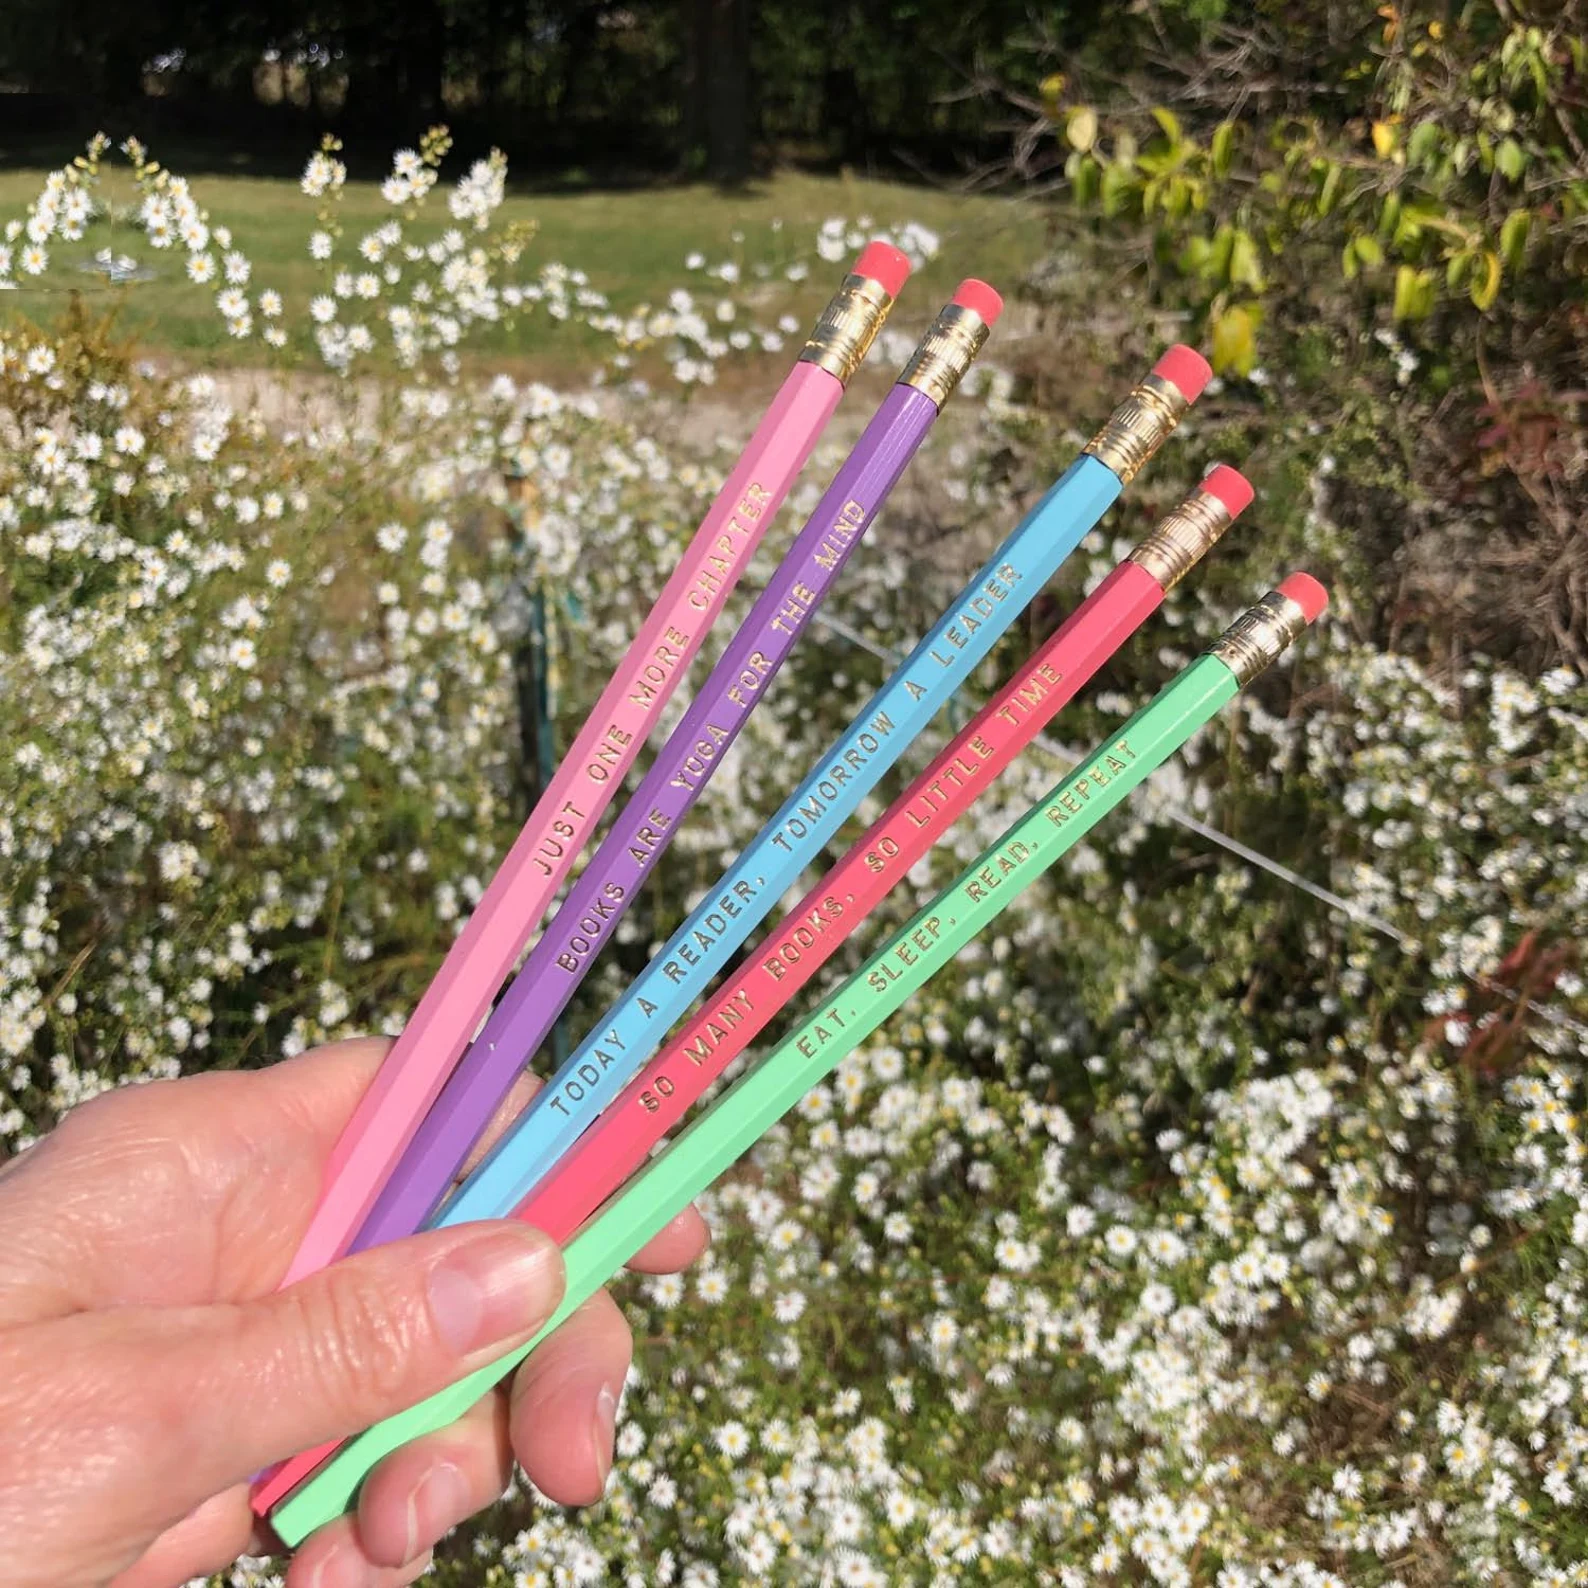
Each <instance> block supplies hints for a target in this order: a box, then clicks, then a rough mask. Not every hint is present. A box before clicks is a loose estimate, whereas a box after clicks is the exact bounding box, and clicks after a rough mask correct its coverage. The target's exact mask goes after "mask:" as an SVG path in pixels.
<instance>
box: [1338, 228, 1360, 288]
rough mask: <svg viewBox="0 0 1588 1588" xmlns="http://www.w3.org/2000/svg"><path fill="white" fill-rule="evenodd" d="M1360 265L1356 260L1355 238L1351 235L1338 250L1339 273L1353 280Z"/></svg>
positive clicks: (1348, 279)
mask: <svg viewBox="0 0 1588 1588" xmlns="http://www.w3.org/2000/svg"><path fill="white" fill-rule="evenodd" d="M1361 268H1362V267H1361V266H1360V265H1359V264H1358V263H1357V260H1356V239H1355V238H1354V237H1353V238H1352V239H1351V241H1350V242H1348V243H1347V244H1346V245H1345V247H1344V248H1342V249H1341V250H1340V274H1341V275H1342V276H1344V277H1345V279H1346V280H1347V281H1355V280H1356V277H1357V272H1358V271H1359V270H1360V269H1361Z"/></svg>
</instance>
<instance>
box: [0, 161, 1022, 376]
mask: <svg viewBox="0 0 1588 1588" xmlns="http://www.w3.org/2000/svg"><path fill="white" fill-rule="evenodd" d="M154 153H155V154H156V155H157V156H158V154H159V151H158V150H155V151H154ZM118 159H119V157H118ZM171 165H172V167H173V168H174V169H175V170H176V171H177V172H178V174H182V167H181V162H180V160H178V159H174V158H173V159H172V161H171ZM460 168H461V164H460V162H456V161H449V162H448V165H447V166H446V167H444V169H443V177H444V178H454V177H456V176H457V175H458V174H459V170H460ZM44 174H45V173H44V171H43V170H42V169H39V168H17V169H11V170H0V220H5V219H10V218H12V217H14V216H20V215H21V214H22V213H23V211H24V209H25V208H26V206H27V204H28V203H29V202H30V201H31V200H32V198H33V197H34V196H35V195H36V194H37V192H38V190H39V187H40V184H41V181H42V179H43V176H44ZM193 189H194V192H195V195H196V196H197V198H198V201H199V203H200V204H202V205H203V206H204V207H205V208H206V209H207V210H208V211H209V214H210V220H211V224H212V225H217V224H223V225H227V226H230V227H231V229H232V233H233V239H234V244H235V246H237V247H239V248H241V249H242V250H243V251H244V252H245V253H246V254H248V255H249V257H250V258H251V259H252V260H253V263H254V278H253V281H252V282H251V283H250V289H251V290H254V291H257V290H258V289H259V288H263V287H267V286H270V287H276V288H277V289H279V290H280V291H281V292H282V294H283V296H284V297H285V299H286V302H287V315H288V318H289V320H290V321H291V322H292V324H293V326H294V327H295V328H301V327H302V326H303V324H304V323H305V320H306V304H307V302H308V299H309V298H310V297H311V296H312V295H313V294H314V293H316V292H319V291H322V290H324V286H323V282H324V276H323V271H324V266H322V265H320V264H318V263H316V262H315V261H313V260H311V259H310V257H309V254H308V249H307V239H308V237H309V234H310V232H311V231H313V230H314V229H315V226H316V224H317V223H316V218H315V215H316V209H317V207H318V204H317V201H316V200H313V199H310V198H307V197H306V196H305V195H304V194H303V193H302V192H301V191H300V190H299V188H298V185H297V183H296V182H295V181H293V180H290V179H286V178H262V177H249V176H235V175H212V176H202V177H195V178H193ZM104 191H105V193H106V195H107V196H108V197H109V198H110V199H111V202H112V205H113V206H115V205H118V204H120V205H125V204H130V202H131V200H132V199H133V197H134V191H133V186H132V182H131V179H130V176H128V174H127V173H126V172H125V170H124V168H121V167H120V166H119V165H117V166H112V167H111V168H110V170H109V172H108V174H107V177H106V179H105V189H104ZM427 209H428V213H429V218H428V219H427V220H426V221H425V222H424V229H425V230H426V231H427V232H431V233H433V232H434V231H438V230H440V229H441V228H442V226H444V225H446V224H450V217H449V216H448V215H447V212H446V208H445V198H444V194H442V193H441V192H440V190H439V189H438V191H437V193H434V194H432V195H431V201H430V203H429V205H428V206H427ZM503 211H504V217H505V218H506V219H517V220H528V221H532V222H534V223H535V225H536V228H537V232H536V236H535V238H534V241H533V242H532V243H531V245H530V248H529V250H528V252H527V254H526V256H525V259H524V263H523V269H522V274H523V277H524V278H525V279H527V278H529V277H531V276H533V275H534V274H536V273H537V272H538V270H539V269H540V267H541V266H542V265H543V264H545V263H548V262H551V261H553V260H556V261H560V262H562V263H564V264H567V265H569V266H571V267H577V268H581V269H583V270H584V271H585V272H586V273H587V274H588V276H589V279H590V284H591V285H592V286H593V287H595V288H597V289H598V290H600V291H602V292H604V293H606V294H607V295H608V296H609V297H610V299H611V300H612V302H613V304H614V305H615V306H617V307H618V308H629V307H632V306H634V305H636V304H639V303H642V302H652V303H656V302H660V301H661V300H662V299H663V298H664V297H665V295H666V294H667V292H669V291H670V290H671V289H672V288H673V287H676V286H679V285H700V284H701V283H702V278H701V277H700V276H699V275H693V276H692V275H691V273H689V272H687V271H686V270H685V268H684V260H685V257H686V256H687V255H688V254H690V253H691V252H694V251H699V252H702V253H704V254H705V255H706V256H707V258H708V259H709V260H710V261H711V262H712V263H716V262H718V261H720V260H723V259H728V258H734V259H738V260H739V261H740V262H741V265H742V268H743V269H744V270H745V273H746V279H748V278H749V272H750V268H751V267H752V266H754V265H755V264H757V263H760V262H763V261H764V262H769V263H772V264H775V265H781V264H785V263H786V262H787V261H788V260H790V259H792V258H795V257H798V256H800V255H808V254H810V253H811V250H812V248H813V245H814V240H815V235H816V231H817V228H818V227H819V226H820V224H821V222H822V221H823V220H824V219H826V218H827V217H828V216H830V215H841V216H845V217H848V218H858V217H860V216H870V217H871V218H872V220H873V221H875V222H876V223H878V224H879V225H889V224H896V223H900V222H904V221H909V220H914V221H918V222H920V223H921V224H923V225H925V226H929V227H931V228H932V229H933V230H934V231H936V232H937V233H939V235H940V236H941V238H942V251H941V252H940V254H939V255H938V257H937V258H936V260H934V261H933V262H932V264H931V265H930V266H928V268H927V269H926V270H924V271H923V272H921V274H920V275H919V276H918V277H917V278H916V280H915V282H914V283H913V284H912V286H911V288H910V291H909V296H908V300H907V302H908V305H909V308H910V310H911V311H912V312H911V313H910V315H909V318H908V320H906V319H905V318H904V317H903V315H901V317H900V321H901V323H903V324H913V323H916V322H917V320H918V318H920V319H924V317H925V315H926V313H927V312H928V311H929V310H930V309H931V308H933V307H935V306H936V304H937V303H939V302H941V301H942V299H943V298H944V297H946V296H947V295H948V293H949V292H951V291H952V289H953V286H954V284H955V282H956V281H957V280H958V279H959V278H960V277H962V276H966V275H979V276H984V277H986V278H987V279H988V280H990V281H992V282H993V283H994V284H995V285H1000V286H1009V285H1011V284H1013V282H1014V281H1015V280H1016V279H1017V278H1018V277H1019V276H1020V275H1021V274H1022V272H1024V271H1025V270H1026V269H1027V268H1028V267H1029V266H1030V264H1031V263H1032V262H1033V261H1034V260H1035V259H1036V258H1037V257H1038V255H1039V254H1040V252H1041V250H1042V245H1043V237H1044V221H1043V217H1042V212H1041V210H1040V209H1039V208H1038V207H1036V206H1034V205H1031V204H1028V203H1023V202H1020V201H1018V200H1014V199H1002V198H995V197H987V196H966V195H962V194H958V193H955V192H953V191H950V190H945V189H942V188H930V187H916V186H905V185H902V184H898V183H889V182H879V181H868V180H859V179H846V178H843V177H819V176H808V175H799V174H785V175H780V176H777V177H775V178H773V179H771V180H769V181H765V182H760V183H756V184H754V185H752V186H750V187H748V188H746V189H744V190H743V191H740V192H737V193H732V194H728V193H724V192H722V191H721V190H719V189H717V188H714V187H709V186H704V185H695V186H676V185H660V186H657V187H653V188H645V189H638V190H632V189H631V190H623V191H581V192H567V191H560V192H559V191H550V192H510V195H509V198H508V200H507V202H506V204H505V205H504V206H503ZM393 213H395V212H394V211H393V210H392V209H391V208H390V206H388V205H387V204H386V203H385V202H384V201H383V200H382V199H381V197H380V194H379V192H378V189H377V188H376V187H375V186H374V185H373V184H368V183H357V184H355V183H350V184H349V185H348V188H347V190H346V195H345V198H344V199H343V203H342V215H343V223H344V225H345V227H346V231H347V239H348V240H347V241H346V242H345V243H344V248H343V254H342V257H343V258H344V260H347V259H351V260H353V261H355V262H356V258H357V256H356V252H355V245H356V242H357V239H358V238H359V237H360V236H362V235H363V233H364V232H365V231H366V230H367V229H369V228H371V227H373V226H374V225H377V224H379V222H381V221H382V220H384V219H386V218H388V217H389V216H391V215H392V214H393ZM775 222H781V228H780V229H779V230H776V231H774V230H773V225H774V223H775ZM736 234H739V237H738V238H737V239H736ZM106 246H110V247H112V248H113V249H114V250H116V251H117V252H118V253H120V252H122V251H125V252H127V253H130V254H131V255H132V256H133V257H134V258H136V259H137V260H139V261H140V262H141V263H143V264H145V265H148V266H150V267H152V268H154V269H155V270H156V271H157V272H158V274H157V276H156V277H155V278H154V279H153V280H148V281H142V282H136V283H132V284H129V285H119V286H113V285H110V284H108V283H106V282H105V281H104V280H103V279H101V278H99V277H96V276H94V275H92V274H88V273H85V272H83V271H82V270H81V269H80V268H79V266H80V265H82V264H83V263H84V262H86V261H88V260H89V259H91V257H92V256H93V254H94V253H96V252H97V251H98V250H99V249H101V248H104V247H106ZM184 261H185V255H184V254H183V253H182V251H181V250H180V249H173V250H170V251H167V252H157V251H155V250H153V249H151V248H150V247H149V246H148V244H147V242H146V241H145V240H144V239H143V238H142V237H141V235H140V234H139V233H137V232H136V231H135V229H134V228H133V227H132V225H131V224H130V221H129V220H127V219H125V218H123V219H121V220H120V221H119V222H118V221H112V220H102V219H96V221H95V222H94V224H93V226H92V228H91V230H90V232H89V235H88V237H87V238H86V239H85V240H84V242H83V243H81V244H77V245H62V244H60V243H59V242H57V243H56V244H55V245H54V248H53V249H52V256H51V263H50V268H49V270H48V272H47V273H46V274H45V275H44V276H43V277H42V278H40V285H39V286H38V287H31V288H30V287H23V288H20V289H19V290H17V291H15V292H8V293H5V294H0V323H3V322H4V321H5V320H6V319H8V318H10V317H11V316H13V315H16V314H23V315H26V316H28V317H29V318H31V319H33V320H36V321H41V322H48V321H49V320H50V319H52V318H53V317H54V316H55V315H56V314H57V313H58V312H59V311H60V310H61V308H63V307H64V306H65V304H66V302H67V300H68V298H69V295H70V294H71V293H72V292H78V293H81V294H83V296H84V298H85V299H86V300H87V301H88V302H89V303H90V304H91V305H95V306H98V305H103V306H104V307H106V308H109V307H111V306H112V305H116V304H119V305H120V315H119V319H118V326H119V328H120V329H122V330H124V331H126V332H128V333H130V334H132V335H134V336H135V337H136V338H137V340H138V344H139V346H140V347H141V348H142V349H144V350H146V351H148V352H150V353H154V354H165V355H171V356H174V357H176V358H177V359H178V360H182V361H187V360H190V359H192V360H197V359H199V358H202V361H203V362H204V363H206V364H217V363H220V364H228V365H232V364H249V363H259V362H264V361H265V360H266V358H267V356H268V357H269V358H270V359H271V360H274V359H275V357H276V355H271V354H270V351H269V349H267V348H265V347H263V346H262V345H261V344H259V343H258V342H257V341H249V342H246V343H236V342H233V341H232V340H231V339H230V338H229V337H228V336H227V335H226V332H225V329H224V326H223V324H222V322H221V319H220V317H219V315H218V314H216V313H215V311H214V307H213V292H214V291H215V290H216V289H215V287H214V286H210V287H206V288H200V287H196V286H194V285H192V284H191V283H190V282H188V281H187V279H186V276H185V274H184ZM837 271H838V267H835V266H823V265H822V264H821V262H820V261H819V260H818V261H816V262H815V264H814V266H813V269H812V272H811V278H810V279H809V280H808V281H807V282H805V283H804V284H803V285H802V286H801V287H799V288H797V289H796V288H793V287H790V286H789V285H788V284H787V283H786V282H784V283H783V284H782V287H781V289H780V291H779V293H778V295H777V303H778V312H782V310H783V309H784V308H785V307H786V308H787V309H788V310H789V311H790V312H793V313H796V314H798V315H799V316H800V318H801V319H802V320H803V319H806V318H808V317H809V315H810V314H812V313H814V312H815V310H816V308H818V307H819V305H820V304H821V302H822V301H824V300H825V297H826V294H827V292H828V291H829V290H830V288H831V286H832V284H833V282H834V281H835V280H836V278H837ZM775 279H777V280H779V281H781V277H780V276H779V277H776V278H775ZM902 307H903V305H901V308H902ZM596 345H597V338H596V337H595V335H594V333H592V332H590V331H588V330H587V329H584V328H580V327H567V326H562V327H558V326H555V325H553V324H551V323H550V322H549V321H548V320H546V319H545V318H544V317H531V318H530V319H529V321H528V322H527V323H525V324H522V325H520V326H518V327H516V328H514V329H513V330H511V331H509V330H506V329H503V330H499V331H494V332H492V333H491V334H486V335H481V334H480V333H475V334H473V335H472V337H471V341H470V346H471V348H472V349H473V350H475V351H476V353H477V354H478V355H481V356H483V357H484V358H486V359H487V360H488V361H489V362H490V363H491V364H493V365H506V366H508V367H515V366H516V367H521V368H523V369H525V370H534V371H535V372H544V373H549V374H558V373H567V372H571V371H573V370H576V369H577V368H578V367H580V366H581V365H588V363H589V361H590V359H591V357H592V356H593V355H594V354H595V350H596ZM300 356H301V355H300ZM307 356H308V357H309V358H311V359H312V358H313V355H312V353H311V354H309V355H307ZM779 356H780V357H783V356H784V355H779Z"/></svg>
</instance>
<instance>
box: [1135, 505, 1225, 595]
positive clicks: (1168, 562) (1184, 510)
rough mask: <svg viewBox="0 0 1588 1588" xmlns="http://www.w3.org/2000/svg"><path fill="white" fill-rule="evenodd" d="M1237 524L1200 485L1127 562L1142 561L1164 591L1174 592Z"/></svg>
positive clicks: (1143, 542)
mask: <svg viewBox="0 0 1588 1588" xmlns="http://www.w3.org/2000/svg"><path fill="white" fill-rule="evenodd" d="M1234 522H1235V515H1234V514H1233V513H1232V512H1230V510H1229V508H1227V507H1226V506H1225V505H1224V503H1223V502H1222V501H1220V500H1219V498H1218V497H1216V496H1215V495H1214V494H1213V493H1212V492H1211V491H1204V490H1203V489H1202V488H1201V487H1200V486H1198V488H1197V489H1196V490H1194V491H1193V492H1192V493H1191V494H1190V495H1189V496H1188V497H1187V498H1186V499H1185V500H1184V501H1183V502H1182V503H1181V504H1180V505H1179V506H1178V507H1177V508H1175V509H1174V511H1173V512H1171V513H1170V514H1169V515H1168V517H1167V518H1165V519H1163V520H1162V521H1161V522H1160V523H1159V525H1158V527H1157V528H1156V529H1155V530H1153V532H1152V533H1151V534H1150V535H1149V536H1148V537H1147V538H1146V539H1145V540H1144V541H1142V542H1141V543H1140V544H1139V545H1138V546H1137V547H1136V549H1135V550H1134V551H1132V552H1131V554H1130V556H1129V557H1127V558H1126V561H1127V562H1139V563H1140V564H1141V566H1142V567H1143V568H1145V569H1146V570H1147V572H1148V573H1150V574H1151V575H1152V576H1153V578H1154V579H1156V580H1157V581H1158V583H1159V584H1161V585H1162V586H1163V588H1164V590H1165V591H1169V590H1172V589H1174V587H1175V586H1176V585H1177V584H1179V583H1180V581H1181V580H1182V579H1183V578H1184V577H1185V576H1186V574H1187V573H1188V572H1190V570H1191V569H1192V568H1194V567H1195V566H1196V565H1197V563H1198V562H1200V561H1201V560H1202V558H1203V557H1204V556H1206V555H1207V553H1208V552H1209V551H1210V550H1211V549H1212V547H1213V546H1214V545H1216V544H1217V542H1218V538H1219V536H1220V535H1222V534H1223V533H1224V531H1225V530H1227V529H1228V528H1229V527H1230V525H1231V524H1233V523H1234Z"/></svg>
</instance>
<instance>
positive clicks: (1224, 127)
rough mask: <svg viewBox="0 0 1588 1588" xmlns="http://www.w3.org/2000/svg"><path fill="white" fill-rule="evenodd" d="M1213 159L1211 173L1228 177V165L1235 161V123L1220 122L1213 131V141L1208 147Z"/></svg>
mask: <svg viewBox="0 0 1588 1588" xmlns="http://www.w3.org/2000/svg"><path fill="white" fill-rule="evenodd" d="M1210 150H1211V153H1212V157H1213V171H1214V174H1215V175H1217V176H1228V175H1229V171H1230V165H1231V163H1232V162H1233V161H1234V159H1235V123H1234V122H1233V121H1221V122H1220V123H1219V124H1218V126H1216V127H1215V128H1214V129H1213V141H1212V144H1211V145H1210Z"/></svg>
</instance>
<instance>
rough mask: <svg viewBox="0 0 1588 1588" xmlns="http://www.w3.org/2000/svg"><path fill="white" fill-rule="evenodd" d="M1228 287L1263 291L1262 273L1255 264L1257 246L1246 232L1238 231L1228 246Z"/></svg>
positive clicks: (1256, 263)
mask: <svg viewBox="0 0 1588 1588" xmlns="http://www.w3.org/2000/svg"><path fill="white" fill-rule="evenodd" d="M1230 285H1231V286H1234V287H1250V288H1251V289H1252V290H1253V291H1254V292H1261V291H1262V290H1263V272H1262V269H1261V267H1260V266H1259V265H1258V262H1257V244H1256V242H1255V241H1254V240H1253V238H1252V234H1251V233H1250V232H1248V231H1238V232H1236V234H1235V239H1234V241H1233V242H1232V243H1231V245H1230Z"/></svg>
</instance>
